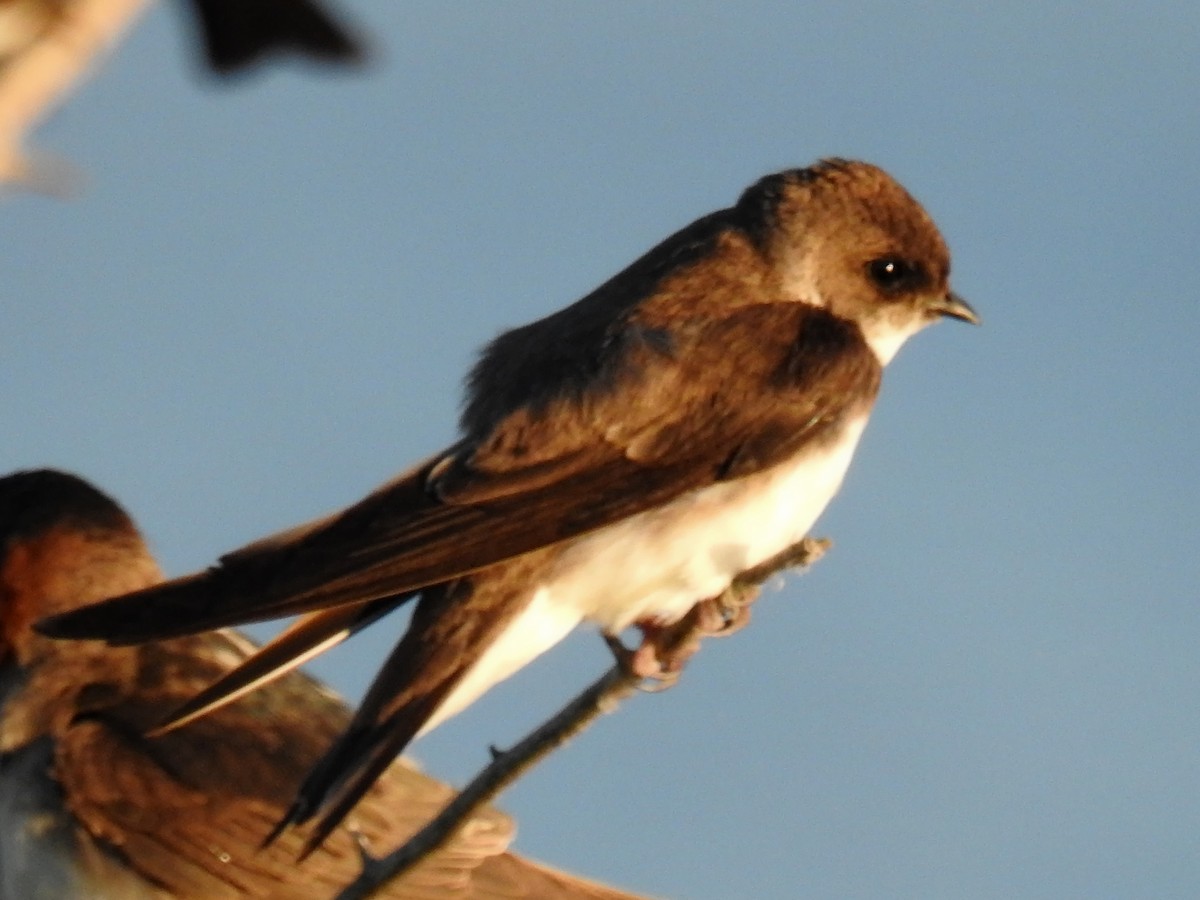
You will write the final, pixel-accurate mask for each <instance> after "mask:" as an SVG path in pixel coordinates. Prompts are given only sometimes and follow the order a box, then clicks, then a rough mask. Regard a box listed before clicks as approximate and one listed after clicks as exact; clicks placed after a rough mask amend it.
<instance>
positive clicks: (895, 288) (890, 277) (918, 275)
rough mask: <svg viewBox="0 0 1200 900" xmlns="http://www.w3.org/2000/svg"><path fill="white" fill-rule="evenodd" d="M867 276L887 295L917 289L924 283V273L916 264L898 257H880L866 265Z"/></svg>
mask: <svg viewBox="0 0 1200 900" xmlns="http://www.w3.org/2000/svg"><path fill="white" fill-rule="evenodd" d="M867 275H869V276H870V278H871V280H872V281H874V282H875V283H876V284H877V285H879V287H880V288H882V289H883V290H885V291H887V292H888V293H892V294H894V293H899V292H900V291H909V290H913V289H915V288H918V287H920V286H921V285H922V283H924V281H925V273H924V272H923V271H922V270H921V266H920V265H919V264H917V263H912V262H909V261H908V260H906V259H901V258H900V257H898V256H881V257H880V258H879V259H873V260H871V261H870V262H869V263H867Z"/></svg>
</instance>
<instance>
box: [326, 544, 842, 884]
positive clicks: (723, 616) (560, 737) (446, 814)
mask: <svg viewBox="0 0 1200 900" xmlns="http://www.w3.org/2000/svg"><path fill="white" fill-rule="evenodd" d="M829 546H830V542H829V541H828V540H824V539H820V540H818V539H814V538H805V539H804V540H803V541H801V542H800V543H798V544H796V545H794V546H792V547H789V548H788V549H787V550H785V551H783V552H782V553H780V554H779V555H778V556H775V557H773V558H772V559H769V560H767V561H766V562H765V563H763V564H761V565H759V566H755V567H754V568H753V569H749V570H747V571H746V572H743V573H742V574H741V575H740V576H738V577H737V578H736V579H734V581H733V583H732V584H731V585H730V586H729V588H728V589H727V590H726V591H725V592H724V593H722V594H721V595H720V596H718V597H714V598H711V599H709V600H705V601H703V602H702V603H698V604H696V606H695V607H693V608H692V610H691V611H690V612H689V613H688V614H687V615H686V616H685V617H684V618H683V619H682V620H681V621H680V622H678V623H676V624H675V625H672V626H670V627H669V628H665V629H662V630H660V631H655V632H653V633H647V635H646V640H645V643H644V644H643V646H642V647H641V648H638V650H635V651H628V650H623V649H622V648H618V649H617V650H616V651H615V652H616V654H617V663H616V665H614V666H613V667H612V668H611V669H609V670H608V671H607V672H605V673H604V675H603V676H601V677H600V678H599V679H598V680H596V681H595V682H593V683H592V684H591V685H590V686H589V687H588V688H587V689H586V690H585V691H583V693H581V694H579V695H578V696H577V697H576V698H575V699H574V700H572V701H571V702H570V703H568V704H567V705H566V706H564V707H563V708H562V709H561V710H560V711H559V712H558V713H556V714H555V715H554V716H553V717H552V718H550V719H548V720H547V721H546V722H545V723H544V724H542V725H541V726H539V727H538V728H536V729H535V730H534V731H532V732H530V734H529V735H527V736H526V737H525V738H524V739H522V740H521V741H520V742H518V743H517V744H515V745H514V746H512V747H511V748H509V749H508V750H503V751H501V750H497V749H496V748H494V747H493V748H492V761H491V763H490V764H489V765H487V766H486V767H485V768H484V769H483V770H482V771H481V772H480V773H479V774H478V775H477V776H475V778H474V779H473V780H472V781H471V783H470V784H468V785H467V786H466V787H465V788H463V790H462V791H461V792H460V793H459V794H458V796H456V797H455V798H454V799H453V800H451V801H450V803H449V804H447V805H446V807H445V808H444V809H443V810H442V812H440V813H439V814H438V815H437V816H436V817H435V818H434V819H432V820H431V821H430V822H429V824H428V825H426V826H425V827H424V828H422V829H421V830H420V831H419V832H417V833H416V834H415V835H413V837H412V838H410V839H409V841H408V842H407V843H405V844H404V845H403V846H402V847H399V848H398V849H396V850H395V851H393V852H392V853H389V854H388V855H387V856H384V857H372V856H370V855H368V854H367V853H365V852H364V853H363V864H362V872H361V873H360V874H359V876H358V878H356V879H355V880H354V881H353V882H352V883H351V884H349V885H347V886H346V888H345V889H344V890H343V891H342V892H341V893H340V894H338V896H337V898H336V900H364V898H367V897H370V896H372V895H373V894H374V893H375V891H377V890H379V889H380V888H381V887H383V886H384V885H385V884H387V882H389V881H390V880H392V879H393V878H396V877H398V876H400V875H402V874H403V873H404V872H406V871H408V870H409V869H411V868H412V867H413V866H414V865H416V864H417V863H418V862H420V861H421V860H422V859H423V858H425V857H426V856H428V855H429V854H430V853H432V852H434V851H435V850H437V849H438V848H439V847H441V846H443V845H444V844H445V843H446V842H447V841H449V840H450V839H451V838H452V837H453V836H454V834H455V832H456V831H457V830H458V828H459V827H460V826H461V825H462V823H463V822H465V821H466V820H467V819H468V818H469V817H470V816H471V814H472V813H473V812H474V811H475V810H476V809H478V808H479V807H480V806H482V805H484V804H485V803H487V802H489V801H491V800H492V799H494V798H495V797H496V795H497V794H499V793H500V791H502V790H503V789H504V788H506V787H507V786H508V785H510V784H512V783H513V782H514V781H515V780H516V779H517V778H519V777H520V776H521V775H522V774H523V773H524V772H525V771H527V770H528V769H530V768H532V767H533V766H534V765H536V764H537V763H538V762H540V761H541V760H542V759H543V758H544V757H546V756H547V755H549V754H550V753H551V752H553V751H554V750H555V749H557V748H558V747H560V746H562V745H563V744H564V743H566V741H568V740H569V739H570V738H572V737H574V736H575V735H576V734H579V733H580V732H581V731H583V730H584V729H585V728H587V727H588V725H590V724H591V723H592V721H594V720H595V719H596V718H597V717H598V716H599V715H600V714H601V713H605V712H612V711H613V710H615V709H616V707H617V705H618V704H619V703H620V702H621V701H622V700H623V699H625V698H626V697H628V696H629V695H630V694H632V693H633V692H634V691H636V690H637V689H638V688H639V687H640V686H641V685H642V683H643V681H644V679H643V677H642V676H640V675H638V674H636V670H635V667H634V666H633V665H632V664H631V662H632V659H633V657H634V655H635V654H638V653H640V652H641V651H642V650H643V649H644V648H646V647H650V649H651V650H652V651H653V655H654V657H655V658H657V660H658V661H659V662H660V664H661V665H662V669H663V672H664V676H665V680H666V683H667V684H668V686H669V685H670V684H672V683H674V679H675V677H676V676H677V675H678V671H679V669H681V668H682V665H683V662H684V661H685V660H686V659H687V658H688V657H690V656H691V655H693V654H694V653H695V651H696V650H697V649H698V648H699V645H700V642H701V640H702V639H703V638H705V637H713V636H719V635H722V634H728V633H731V632H732V631H735V630H737V629H739V628H741V627H742V626H743V625H744V624H745V621H746V616H747V613H748V607H749V604H750V603H752V602H753V601H754V599H755V598H756V597H757V595H758V590H759V588H760V587H761V586H762V585H763V584H764V583H765V582H766V581H767V580H768V579H769V578H771V577H772V576H773V575H775V574H776V573H779V572H782V571H783V570H785V569H791V568H805V567H807V566H810V565H812V564H813V563H815V562H816V561H817V560H818V559H820V558H821V557H822V556H823V555H824V554H825V551H826V550H828V549H829Z"/></svg>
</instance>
